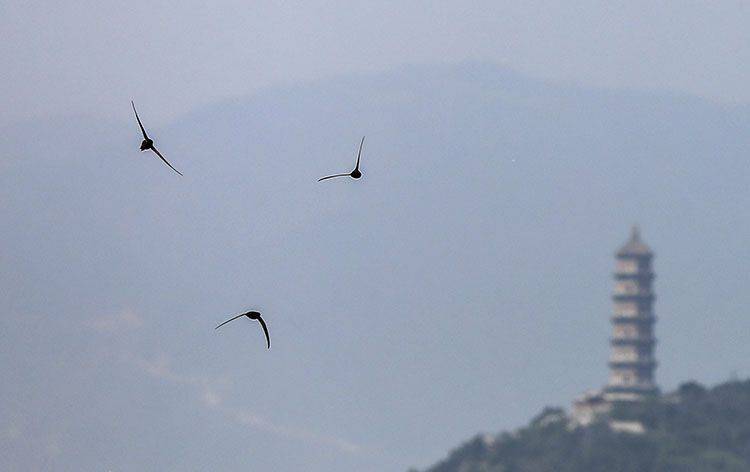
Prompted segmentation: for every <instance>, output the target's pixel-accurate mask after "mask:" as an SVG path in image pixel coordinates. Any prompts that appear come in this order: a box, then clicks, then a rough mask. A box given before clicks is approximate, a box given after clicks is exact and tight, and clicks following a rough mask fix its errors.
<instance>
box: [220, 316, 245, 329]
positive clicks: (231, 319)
mask: <svg viewBox="0 0 750 472" xmlns="http://www.w3.org/2000/svg"><path fill="white" fill-rule="evenodd" d="M241 316H245V314H244V313H242V314H241V315H237V316H235V317H234V318H229V319H228V320H226V321H225V322H223V323H222V324H220V325H219V326H217V327H216V328H214V329H219V328H221V327H222V326H224V325H225V324H227V323H229V322H230V321H234V320H236V319H237V318H239V317H241Z"/></svg>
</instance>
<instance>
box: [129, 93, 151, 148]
mask: <svg viewBox="0 0 750 472" xmlns="http://www.w3.org/2000/svg"><path fill="white" fill-rule="evenodd" d="M130 104H131V105H133V111H135V119H136V120H138V126H140V127H141V133H143V139H149V137H148V135H147V134H146V130H145V129H143V124H142V123H141V119H140V118H139V117H138V112H137V111H136V110H135V103H133V100H130Z"/></svg>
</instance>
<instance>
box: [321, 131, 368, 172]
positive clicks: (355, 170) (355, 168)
mask: <svg viewBox="0 0 750 472" xmlns="http://www.w3.org/2000/svg"><path fill="white" fill-rule="evenodd" d="M363 144H365V137H364V136H362V142H360V143H359V152H358V153H357V165H356V166H355V167H354V170H353V171H351V173H349V174H336V175H329V176H326V177H321V178H319V179H318V182H320V181H321V180H326V179H332V178H334V177H351V178H352V179H358V178H360V177H362V172H360V171H359V158H360V157H362V145H363Z"/></svg>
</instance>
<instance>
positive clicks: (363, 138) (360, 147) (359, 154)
mask: <svg viewBox="0 0 750 472" xmlns="http://www.w3.org/2000/svg"><path fill="white" fill-rule="evenodd" d="M364 144H365V137H364V136H362V141H360V143H359V152H358V153H357V165H356V167H354V170H359V158H360V157H362V146H363V145H364Z"/></svg>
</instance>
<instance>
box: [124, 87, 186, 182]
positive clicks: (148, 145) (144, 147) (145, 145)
mask: <svg viewBox="0 0 750 472" xmlns="http://www.w3.org/2000/svg"><path fill="white" fill-rule="evenodd" d="M130 104H131V105H133V111H134V112H135V119H136V120H138V126H140V127H141V133H143V142H142V143H141V151H148V150H149V149H151V150H152V151H154V152H155V153H156V155H157V156H159V157H160V158H161V160H162V161H164V163H165V164H166V165H168V166H169V167H170V168H171V169H172V170H173V171H175V172H177V173H178V174H180V175H182V172H180V171H179V170H177V169H175V168H174V167H173V166H172V164H170V163H169V162H168V161H167V160H166V159H164V156H162V155H161V153H160V152H159V151H158V150H157V149H156V148H155V147H154V140H153V139H151V138H149V137H148V135H147V134H146V130H145V129H144V128H143V123H141V119H140V118H139V117H138V112H137V111H136V110H135V103H133V100H130Z"/></svg>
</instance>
